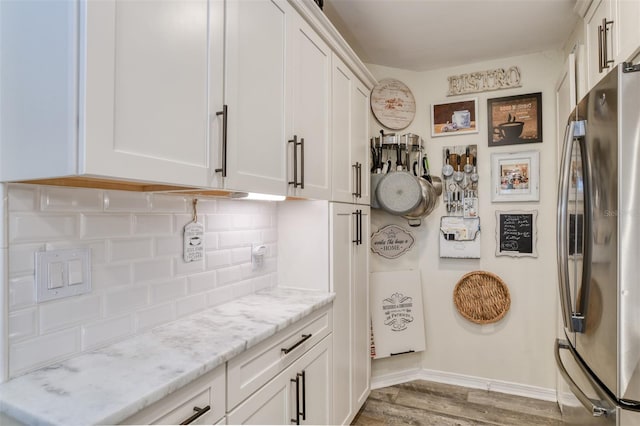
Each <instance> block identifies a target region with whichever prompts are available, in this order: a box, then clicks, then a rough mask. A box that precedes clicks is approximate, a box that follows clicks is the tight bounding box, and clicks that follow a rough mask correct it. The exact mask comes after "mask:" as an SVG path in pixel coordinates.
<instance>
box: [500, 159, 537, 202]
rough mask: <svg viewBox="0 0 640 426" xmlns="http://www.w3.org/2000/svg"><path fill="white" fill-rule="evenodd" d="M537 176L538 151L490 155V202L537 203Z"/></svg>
mask: <svg viewBox="0 0 640 426" xmlns="http://www.w3.org/2000/svg"><path fill="white" fill-rule="evenodd" d="M539 176H540V152H539V151H526V152H514V153H500V154H498V153H496V154H491V186H492V193H491V201H492V202H494V203H499V202H521V201H539V200H540V184H539V181H540V179H539Z"/></svg>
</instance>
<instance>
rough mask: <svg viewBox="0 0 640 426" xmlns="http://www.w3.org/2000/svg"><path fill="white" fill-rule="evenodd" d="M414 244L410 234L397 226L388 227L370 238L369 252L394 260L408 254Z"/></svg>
mask: <svg viewBox="0 0 640 426" xmlns="http://www.w3.org/2000/svg"><path fill="white" fill-rule="evenodd" d="M414 243H415V238H413V235H411V233H410V232H408V231H406V230H405V229H403V228H401V227H399V226H398V225H388V226H385V227H384V228H381V229H380V230H379V231H378V232H376V233H375V234H373V236H372V237H371V251H372V252H374V253H376V254H378V255H380V256H382V257H384V258H386V259H396V258H398V257H400V256H402V255H403V254H405V253H406V252H408V251H409V250H410V249H411V247H413V244H414Z"/></svg>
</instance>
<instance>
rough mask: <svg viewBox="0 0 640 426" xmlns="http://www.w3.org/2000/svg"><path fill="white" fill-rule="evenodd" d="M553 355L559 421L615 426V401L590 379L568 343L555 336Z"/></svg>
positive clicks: (582, 424)
mask: <svg viewBox="0 0 640 426" xmlns="http://www.w3.org/2000/svg"><path fill="white" fill-rule="evenodd" d="M555 356H556V364H557V366H558V371H559V372H560V373H561V380H560V382H559V386H558V393H557V397H558V405H559V406H560V411H561V412H562V422H563V424H565V425H576V426H578V425H579V426H584V425H602V426H604V425H607V426H615V425H616V418H617V414H618V412H619V410H618V408H617V407H616V402H615V401H613V399H611V398H610V397H608V396H607V393H606V391H605V390H604V389H602V388H600V387H599V386H598V385H597V383H594V382H593V380H592V379H590V376H589V373H588V372H587V371H586V369H585V368H584V366H583V364H582V363H581V362H580V360H579V359H578V358H577V357H576V356H575V355H574V353H573V351H572V349H571V348H570V347H569V344H568V343H567V342H563V341H561V340H557V341H556V345H555Z"/></svg>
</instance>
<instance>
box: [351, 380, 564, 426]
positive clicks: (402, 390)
mask: <svg viewBox="0 0 640 426" xmlns="http://www.w3.org/2000/svg"><path fill="white" fill-rule="evenodd" d="M353 424H354V425H392V424H393V425H400V424H403V425H437V426H449V425H459V426H468V425H509V426H512V425H513V426H515V425H517V426H525V425H527V426H528V425H562V420H561V415H560V410H559V409H558V406H557V404H556V403H554V402H548V401H541V400H538V399H531V398H524V397H520V396H514V395H507V394H504V393H498V392H491V391H486V390H481V389H471V388H464V387H460V386H452V385H446V384H442V383H434V382H428V381H424V380H415V381H412V382H408V383H402V384H399V385H395V386H390V387H386V388H381V389H376V390H373V391H371V395H370V396H369V398H368V399H367V401H366V402H365V404H364V406H363V407H362V409H361V410H360V412H359V413H358V415H357V416H356V418H355V419H354V421H353Z"/></svg>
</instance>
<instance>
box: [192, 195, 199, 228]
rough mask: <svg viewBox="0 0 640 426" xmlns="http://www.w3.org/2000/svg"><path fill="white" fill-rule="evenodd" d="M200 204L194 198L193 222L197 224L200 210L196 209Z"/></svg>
mask: <svg viewBox="0 0 640 426" xmlns="http://www.w3.org/2000/svg"><path fill="white" fill-rule="evenodd" d="M197 204H198V199H197V198H194V199H193V221H194V222H197V221H198V208H197V207H196V206H197Z"/></svg>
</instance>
